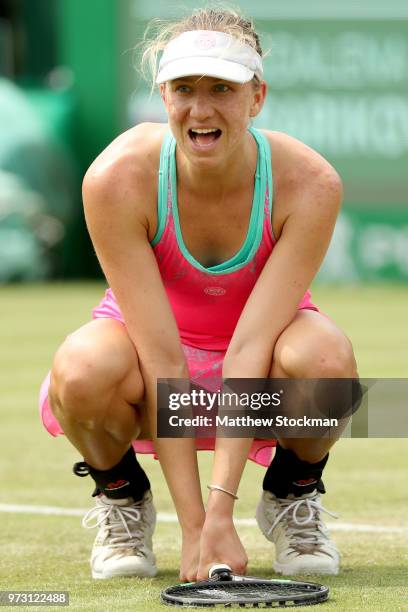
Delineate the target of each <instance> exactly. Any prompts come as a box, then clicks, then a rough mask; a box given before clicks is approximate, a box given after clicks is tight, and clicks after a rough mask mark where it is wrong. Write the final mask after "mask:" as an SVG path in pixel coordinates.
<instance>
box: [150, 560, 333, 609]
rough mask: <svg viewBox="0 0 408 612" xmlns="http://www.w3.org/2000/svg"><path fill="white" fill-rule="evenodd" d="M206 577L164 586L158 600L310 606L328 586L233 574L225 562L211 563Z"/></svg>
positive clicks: (321, 598)
mask: <svg viewBox="0 0 408 612" xmlns="http://www.w3.org/2000/svg"><path fill="white" fill-rule="evenodd" d="M208 577H209V579H208V580H203V581H200V582H187V583H184V584H178V585H176V586H172V587H168V588H167V589H165V590H164V591H162V594H161V600H162V601H163V602H164V603H165V604H168V605H174V606H189V607H208V606H224V607H225V608H228V607H230V606H243V607H245V606H248V607H257V608H258V607H264V606H265V607H273V606H277V607H280V608H282V607H284V606H310V605H313V604H317V603H321V602H322V601H326V599H327V598H328V596H329V589H328V587H325V586H323V585H321V584H316V583H313V582H296V581H294V580H266V579H265V578H254V577H252V578H250V577H247V576H235V575H234V574H233V573H232V570H231V568H230V567H229V566H228V565H213V566H212V567H211V569H210V571H209V575H208Z"/></svg>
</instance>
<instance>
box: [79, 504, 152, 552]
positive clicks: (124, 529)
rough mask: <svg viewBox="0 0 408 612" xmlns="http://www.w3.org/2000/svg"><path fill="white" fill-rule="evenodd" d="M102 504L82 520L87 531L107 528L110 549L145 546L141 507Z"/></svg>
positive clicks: (91, 510)
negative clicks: (102, 527)
mask: <svg viewBox="0 0 408 612" xmlns="http://www.w3.org/2000/svg"><path fill="white" fill-rule="evenodd" d="M102 503H103V502H101V505H99V504H98V505H97V506H95V507H94V508H91V509H90V510H88V512H87V513H86V514H85V516H84V517H83V519H82V526H83V527H85V529H95V528H96V527H101V526H102V525H103V526H106V527H107V529H108V531H109V547H110V548H139V547H141V546H143V538H144V521H143V514H142V511H141V510H142V508H141V506H139V508H138V507H136V504H133V505H132V506H118V505H116V504H112V505H108V504H106V505H105V504H104V505H102Z"/></svg>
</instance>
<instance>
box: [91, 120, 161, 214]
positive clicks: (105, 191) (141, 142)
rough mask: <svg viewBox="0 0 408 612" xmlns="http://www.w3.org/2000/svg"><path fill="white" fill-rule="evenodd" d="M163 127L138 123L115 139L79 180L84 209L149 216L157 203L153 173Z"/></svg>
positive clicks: (157, 163) (155, 176) (157, 162)
mask: <svg viewBox="0 0 408 612" xmlns="http://www.w3.org/2000/svg"><path fill="white" fill-rule="evenodd" d="M167 130H168V126H167V124H160V123H142V124H140V125H137V126H135V127H133V128H131V129H130V130H127V131H126V132H124V133H123V134H121V135H120V136H118V137H117V138H116V139H115V140H114V141H113V142H112V143H111V144H110V145H108V147H106V149H104V151H102V153H101V154H100V155H99V156H98V157H97V158H96V159H95V161H94V162H93V163H92V164H91V166H90V167H89V169H88V171H87V172H86V174H85V177H84V180H83V199H84V206H85V209H87V208H90V207H91V208H94V207H97V208H103V209H104V212H106V213H108V214H109V211H110V210H114V211H115V213H116V212H117V211H118V209H119V208H120V209H122V210H126V208H127V207H128V205H131V207H132V209H133V210H136V211H138V212H139V213H141V215H142V216H143V215H144V214H145V215H146V216H149V213H150V208H151V207H152V206H155V203H156V199H157V171H158V167H159V160H160V150H161V145H162V142H163V138H164V134H165V132H166V131H167Z"/></svg>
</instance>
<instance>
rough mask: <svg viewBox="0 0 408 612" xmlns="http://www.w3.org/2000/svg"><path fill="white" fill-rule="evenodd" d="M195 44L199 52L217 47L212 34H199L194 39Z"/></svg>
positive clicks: (215, 39)
mask: <svg viewBox="0 0 408 612" xmlns="http://www.w3.org/2000/svg"><path fill="white" fill-rule="evenodd" d="M195 44H196V47H198V48H199V49H200V50H201V51H208V50H209V49H213V48H214V47H216V46H217V38H216V36H215V34H213V33H212V32H209V33H208V34H200V36H199V37H198V38H196V41H195Z"/></svg>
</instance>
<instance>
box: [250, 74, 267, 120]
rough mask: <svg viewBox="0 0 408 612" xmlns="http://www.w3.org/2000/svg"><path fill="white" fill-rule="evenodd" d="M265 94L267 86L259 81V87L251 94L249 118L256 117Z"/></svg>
mask: <svg viewBox="0 0 408 612" xmlns="http://www.w3.org/2000/svg"><path fill="white" fill-rule="evenodd" d="M266 92H267V85H266V83H265V81H261V83H260V85H259V87H258V88H257V89H255V90H254V92H253V98H252V103H251V108H250V110H249V116H250V117H256V116H257V115H259V113H260V112H261V110H262V108H263V105H264V102H265V97H266Z"/></svg>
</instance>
